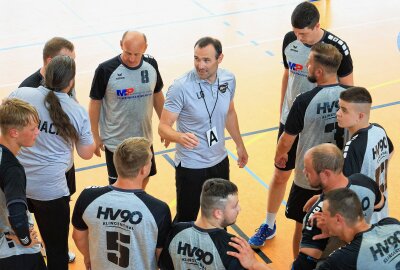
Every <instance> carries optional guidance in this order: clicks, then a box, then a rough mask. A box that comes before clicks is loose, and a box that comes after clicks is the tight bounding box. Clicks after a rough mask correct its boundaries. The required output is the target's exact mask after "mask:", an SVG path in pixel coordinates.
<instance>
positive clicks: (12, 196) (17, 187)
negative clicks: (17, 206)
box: [0, 165, 27, 206]
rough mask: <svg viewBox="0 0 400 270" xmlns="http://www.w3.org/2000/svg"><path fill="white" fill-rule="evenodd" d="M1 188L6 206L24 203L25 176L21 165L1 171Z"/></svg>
mask: <svg viewBox="0 0 400 270" xmlns="http://www.w3.org/2000/svg"><path fill="white" fill-rule="evenodd" d="M0 177H1V178H2V181H1V188H2V189H3V192H4V196H5V198H6V205H7V206H8V205H10V204H11V203H15V202H22V203H23V204H25V205H27V203H26V176H25V171H24V169H23V167H22V166H21V165H15V166H7V167H6V168H3V170H2V171H1V175H0Z"/></svg>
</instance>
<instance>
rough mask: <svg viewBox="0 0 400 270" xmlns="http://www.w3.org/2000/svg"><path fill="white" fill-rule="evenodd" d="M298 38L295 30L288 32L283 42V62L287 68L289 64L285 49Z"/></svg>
mask: <svg viewBox="0 0 400 270" xmlns="http://www.w3.org/2000/svg"><path fill="white" fill-rule="evenodd" d="M295 40H296V35H295V34H294V32H293V31H291V32H288V33H287V34H286V35H285V37H284V38H283V43H282V62H283V65H284V66H285V68H286V69H289V65H288V63H287V60H286V55H285V49H286V47H287V46H288V45H289V44H290V43H291V42H293V41H295Z"/></svg>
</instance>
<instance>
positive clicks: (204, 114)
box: [164, 69, 236, 169]
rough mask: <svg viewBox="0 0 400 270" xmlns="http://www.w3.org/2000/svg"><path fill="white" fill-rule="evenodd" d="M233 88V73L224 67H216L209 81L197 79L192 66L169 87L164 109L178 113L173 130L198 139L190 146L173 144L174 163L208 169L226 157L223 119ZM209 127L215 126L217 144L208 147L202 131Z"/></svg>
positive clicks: (204, 131) (226, 112)
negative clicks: (212, 80) (213, 80)
mask: <svg viewBox="0 0 400 270" xmlns="http://www.w3.org/2000/svg"><path fill="white" fill-rule="evenodd" d="M235 88H236V79H235V76H234V75H233V74H232V73H231V72H230V71H228V70H225V69H218V71H217V79H216V80H215V82H214V83H213V84H210V83H208V82H207V81H205V80H201V79H200V78H199V77H198V75H197V72H196V70H195V69H193V70H191V71H189V72H188V73H186V74H184V75H183V76H182V77H180V78H178V79H177V80H175V81H174V83H173V84H172V85H171V86H170V87H169V89H168V92H167V95H166V96H167V97H166V101H165V104H164V108H165V109H166V110H167V111H170V112H172V113H176V114H178V115H179V116H178V119H177V123H176V129H177V131H179V132H183V133H187V132H189V133H193V134H195V135H196V136H197V138H198V139H199V145H198V146H196V147H195V148H194V149H186V148H184V147H183V146H182V145H180V144H177V145H176V155H175V165H179V163H181V166H182V167H185V168H192V169H199V168H208V167H212V166H214V165H216V164H218V163H219V162H221V161H222V160H223V159H224V158H225V157H226V156H227V152H226V149H225V139H224V137H225V135H224V131H225V121H226V116H227V114H228V110H229V105H230V102H231V101H232V100H233V97H234V94H235ZM202 93H203V94H202ZM214 107H215V109H214ZM210 118H211V125H210ZM211 127H215V128H216V133H217V137H218V143H216V144H213V146H211V147H209V146H208V143H207V135H206V132H207V131H208V130H209V129H210V128H211Z"/></svg>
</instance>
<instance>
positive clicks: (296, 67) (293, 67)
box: [288, 61, 307, 77]
mask: <svg viewBox="0 0 400 270" xmlns="http://www.w3.org/2000/svg"><path fill="white" fill-rule="evenodd" d="M288 65H289V70H290V73H291V74H295V75H299V76H302V77H307V69H305V68H304V66H303V65H302V64H297V63H293V62H290V61H288Z"/></svg>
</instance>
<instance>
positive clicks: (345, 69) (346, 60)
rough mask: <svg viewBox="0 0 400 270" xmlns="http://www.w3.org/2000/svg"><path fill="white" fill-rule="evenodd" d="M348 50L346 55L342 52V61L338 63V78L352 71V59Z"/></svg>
mask: <svg viewBox="0 0 400 270" xmlns="http://www.w3.org/2000/svg"><path fill="white" fill-rule="evenodd" d="M345 44H346V43H345ZM346 46H347V44H346ZM348 52H349V53H348V54H347V55H346V54H343V53H342V55H343V58H342V62H341V63H340V66H339V69H338V71H337V74H338V76H339V78H340V77H346V76H347V75H350V74H351V73H352V72H353V59H351V55H350V50H348Z"/></svg>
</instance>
